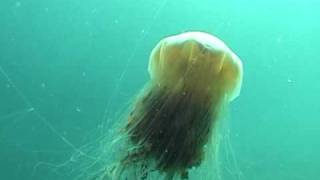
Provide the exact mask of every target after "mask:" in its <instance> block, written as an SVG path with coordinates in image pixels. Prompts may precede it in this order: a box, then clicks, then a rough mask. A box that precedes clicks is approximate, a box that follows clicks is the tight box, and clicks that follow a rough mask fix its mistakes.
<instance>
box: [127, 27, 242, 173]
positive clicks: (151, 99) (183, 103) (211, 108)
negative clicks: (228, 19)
mask: <svg viewBox="0 0 320 180" xmlns="http://www.w3.org/2000/svg"><path fill="white" fill-rule="evenodd" d="M148 71H149V74H150V77H151V80H150V82H149V83H148V85H147V87H146V88H145V89H144V90H143V92H142V94H141V95H140V96H139V97H138V99H137V101H136V102H135V105H134V107H133V109H132V111H131V113H130V115H129V117H128V121H127V123H126V126H125V133H126V134H127V135H128V144H129V145H128V151H127V153H126V155H125V156H124V157H123V159H122V161H121V164H122V166H123V169H125V168H126V167H129V166H131V165H132V164H137V163H140V165H141V166H143V167H150V166H152V168H153V169H154V170H156V171H159V172H160V173H161V174H163V175H164V177H166V178H167V179H173V178H174V177H181V178H182V179H187V178H188V170H189V169H190V168H193V167H197V166H199V165H200V164H201V163H202V161H203V160H204V159H205V157H206V156H205V155H206V153H210V152H205V150H204V146H205V145H206V144H207V143H208V141H209V140H210V139H211V138H212V136H214V132H215V127H216V123H217V121H218V119H219V115H220V113H221V109H222V107H223V106H224V105H226V104H228V103H229V102H231V101H232V100H234V99H235V98H236V97H237V96H238V95H239V93H240V89H241V84H242V64H241V61H240V59H239V58H238V57H237V56H236V55H235V54H234V53H233V52H232V51H231V50H230V49H229V48H228V47H227V46H226V45H225V44H224V43H223V42H222V41H221V40H220V39H218V38H216V37H215V36H212V35H210V34H207V33H203V32H187V33H182V34H179V35H175V36H170V37H167V38H164V39H162V40H161V41H160V42H159V43H158V44H157V45H156V47H155V48H154V49H153V50H152V53H151V55H150V59H149V67H148ZM140 169H141V168H140ZM122 171H123V170H122ZM122 171H121V172H122ZM141 174H143V176H141V177H144V178H147V176H148V173H147V172H141ZM129 179H130V178H129ZM141 179H143V178H141Z"/></svg>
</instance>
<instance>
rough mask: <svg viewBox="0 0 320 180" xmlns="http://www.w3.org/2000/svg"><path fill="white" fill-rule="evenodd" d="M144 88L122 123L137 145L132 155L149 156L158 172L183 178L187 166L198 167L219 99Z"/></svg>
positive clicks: (195, 93) (183, 92)
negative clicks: (143, 91) (178, 175)
mask: <svg viewBox="0 0 320 180" xmlns="http://www.w3.org/2000/svg"><path fill="white" fill-rule="evenodd" d="M147 91H148V92H147V93H145V95H144V96H143V97H142V98H140V100H139V101H138V102H137V103H136V106H135V107H134V109H133V111H132V112H131V114H130V116H129V120H128V123H127V126H126V132H127V133H128V135H129V140H130V141H131V143H132V144H133V145H134V146H136V147H137V148H136V149H135V153H134V154H139V158H138V159H152V160H153V161H154V162H155V166H156V169H158V170H160V171H161V172H164V173H166V174H180V175H181V177H182V178H184V179H187V177H188V173H187V171H188V169H189V168H191V167H197V166H199V165H200V164H201V161H202V159H203V158H204V145H205V144H206V143H207V142H208V140H209V138H210V135H211V133H212V128H213V125H214V124H215V121H216V120H217V113H218V111H219V105H220V104H219V102H220V100H218V99H217V98H215V96H212V95H205V94H201V96H199V92H192V91H188V90H179V91H172V89H168V88H165V87H163V88H159V87H156V86H154V87H152V88H150V89H148V90H147ZM216 97H218V96H216ZM137 152H138V153H137ZM127 158H129V159H130V158H131V159H137V156H135V157H134V156H133V155H129V156H128V157H127Z"/></svg>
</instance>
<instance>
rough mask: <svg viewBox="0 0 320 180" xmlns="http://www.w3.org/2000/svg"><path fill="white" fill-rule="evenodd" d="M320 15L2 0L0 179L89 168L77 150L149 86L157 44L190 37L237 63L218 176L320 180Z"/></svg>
mask: <svg viewBox="0 0 320 180" xmlns="http://www.w3.org/2000/svg"><path fill="white" fill-rule="evenodd" d="M319 6H320V2H319V1H316V0H309V1H298V0H271V1H248V0H226V1H214V0H199V1H195V0H194V1H192V0H184V1H183V0H177V1H169V0H168V1H164V0H159V1H148V0H122V1H117V0H91V1H83V0H78V1H76V0H54V1H48V0H43V1H40V0H38V1H36V0H29V1H23V0H21V1H11V0H2V1H1V2H0V179H1V180H44V179H48V180H60V179H61V180H62V179H63V180H68V179H75V178H76V177H77V174H79V172H85V171H90V170H87V169H86V167H84V165H82V162H89V161H91V160H92V159H90V158H92V157H86V155H83V154H81V152H82V151H84V153H88V156H89V155H92V156H94V157H95V156H97V155H96V154H94V153H93V154H90V152H94V151H95V147H97V146H98V145H97V144H99V143H97V142H94V140H96V139H97V137H101V136H103V134H104V135H106V136H107V135H108V127H104V128H103V127H101V125H102V124H106V125H108V126H111V125H112V124H114V123H115V122H116V121H117V118H116V117H120V116H121V113H122V110H123V109H124V108H125V107H126V106H127V104H128V103H129V102H130V101H131V100H132V98H133V96H134V95H135V94H136V93H137V92H138V91H139V89H141V87H142V86H143V85H144V83H145V82H146V81H147V80H148V78H149V77H148V72H147V64H148V56H149V53H150V51H151V49H152V48H153V46H154V45H155V44H156V43H157V42H158V41H159V40H160V39H161V38H163V37H165V36H168V35H172V34H177V33H180V32H184V31H190V30H201V31H206V32H210V33H213V34H215V35H217V36H218V37H220V38H221V39H223V40H224V41H225V42H226V43H227V44H228V45H229V46H230V47H231V48H232V49H233V50H234V51H235V52H236V53H237V54H238V55H239V57H240V58H241V59H242V61H243V65H244V83H243V88H242V92H241V95H240V97H239V98H238V99H237V100H236V101H234V102H233V103H232V104H231V106H230V110H229V111H230V112H229V114H230V115H229V121H230V123H229V124H230V125H229V126H230V127H229V128H230V139H231V140H230V141H231V143H232V146H233V147H232V150H233V152H234V156H233V157H234V158H235V160H236V162H237V163H236V164H237V166H236V167H235V166H233V167H234V168H233V169H231V171H234V172H228V171H227V170H226V169H224V171H225V176H224V178H223V180H315V179H318V178H319V174H318V172H319V167H320V163H319V162H320V155H319V152H320V141H319V137H320V122H319V114H320V113H319V112H320V105H319V104H318V101H319V100H320V93H319V92H320V69H319V65H320V63H319V60H320V59H319V56H318V53H319V47H320V45H319V42H320V33H319V32H320V23H318V22H319V19H320V12H319V11H318V7H319ZM90 142H93V143H92V144H90ZM84 145H87V146H84ZM80 151H81V152H80ZM84 156H85V157H84ZM94 157H93V158H94ZM86 173H90V172H86ZM239 173H241V174H242V176H240V177H238V176H235V175H233V174H239ZM198 179H199V180H200V179H202V178H201V177H199V178H198Z"/></svg>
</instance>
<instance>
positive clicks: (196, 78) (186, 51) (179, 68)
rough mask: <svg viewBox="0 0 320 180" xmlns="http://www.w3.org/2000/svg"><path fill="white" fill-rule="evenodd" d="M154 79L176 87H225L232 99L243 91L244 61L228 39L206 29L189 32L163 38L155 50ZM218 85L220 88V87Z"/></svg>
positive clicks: (150, 61)
mask: <svg viewBox="0 0 320 180" xmlns="http://www.w3.org/2000/svg"><path fill="white" fill-rule="evenodd" d="M148 71H149V74H150V77H151V81H153V82H154V83H157V84H158V85H160V86H161V85H167V86H172V87H177V86H182V84H185V85H188V86H190V88H192V87H193V88H194V89H198V90H212V91H213V92H214V91H217V90H218V89H219V91H222V92H223V93H224V95H226V96H227V97H228V101H232V100H234V99H235V98H236V97H237V96H239V94H240V89H241V84H242V63H241V61H240V59H239V58H238V57H237V55H236V54H235V53H233V52H232V51H231V50H230V49H229V48H228V47H227V46H226V45H225V43H224V42H223V41H222V40H220V39H218V38H217V37H215V36H213V35H210V34H208V33H204V32H187V33H182V34H178V35H175V36H170V37H167V38H164V39H163V40H161V41H160V42H159V43H158V44H157V45H156V47H155V48H154V49H153V50H152V53H151V55H150V60H149V67H148ZM217 88H218V89H217Z"/></svg>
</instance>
